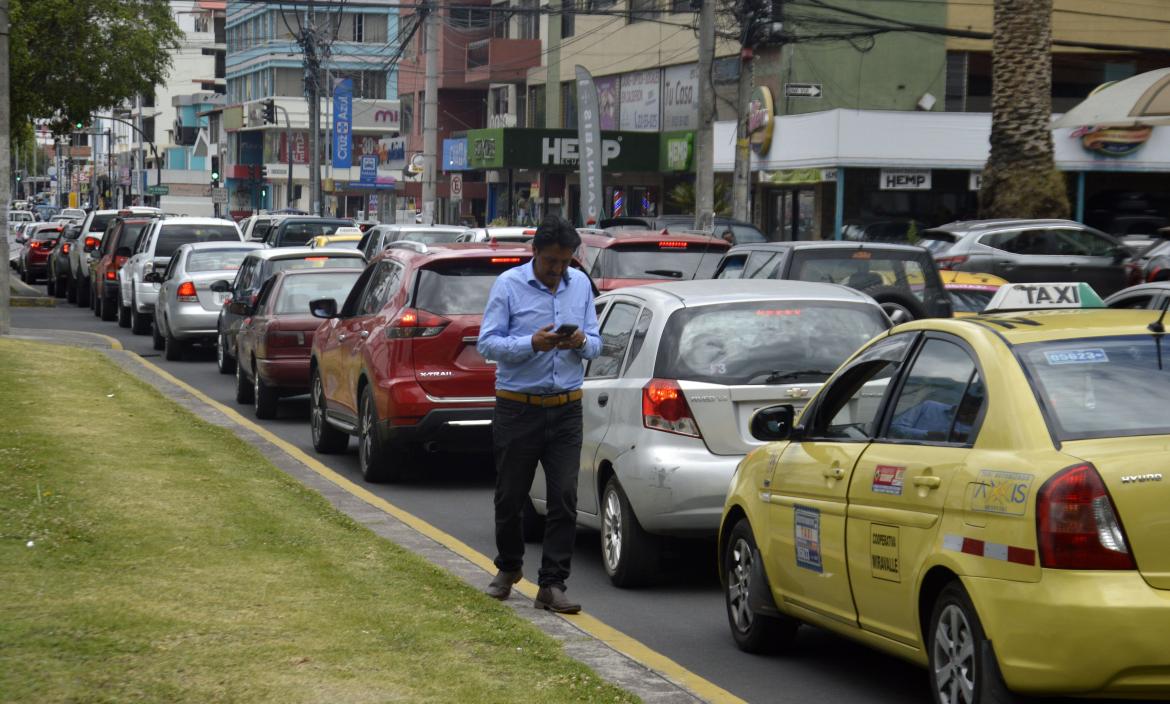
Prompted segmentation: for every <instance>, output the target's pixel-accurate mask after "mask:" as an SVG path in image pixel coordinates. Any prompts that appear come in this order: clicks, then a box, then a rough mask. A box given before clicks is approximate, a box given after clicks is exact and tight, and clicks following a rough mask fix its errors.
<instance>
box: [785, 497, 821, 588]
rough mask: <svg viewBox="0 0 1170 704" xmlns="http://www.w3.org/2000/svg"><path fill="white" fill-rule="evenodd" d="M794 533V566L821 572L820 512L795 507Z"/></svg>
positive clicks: (805, 507)
mask: <svg viewBox="0 0 1170 704" xmlns="http://www.w3.org/2000/svg"><path fill="white" fill-rule="evenodd" d="M793 522H794V530H795V532H796V566H797V567H803V568H805V569H806V570H812V571H813V572H823V571H824V567H823V566H822V565H821V512H820V511H818V510H816V509H815V508H809V507H807V506H797V507H796V510H795V512H794V521H793Z"/></svg>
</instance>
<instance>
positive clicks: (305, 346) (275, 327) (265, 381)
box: [236, 269, 362, 418]
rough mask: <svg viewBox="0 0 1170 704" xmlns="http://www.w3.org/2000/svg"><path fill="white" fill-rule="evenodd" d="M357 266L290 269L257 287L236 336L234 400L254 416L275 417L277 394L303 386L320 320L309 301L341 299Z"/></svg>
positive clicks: (298, 390)
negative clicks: (248, 407) (250, 407)
mask: <svg viewBox="0 0 1170 704" xmlns="http://www.w3.org/2000/svg"><path fill="white" fill-rule="evenodd" d="M361 273H362V270H361V269H292V270H288V271H281V272H279V273H277V274H276V275H275V276H273V277H272V278H270V279H268V281H266V282H264V285H263V286H262V287H261V288H260V292H259V294H258V295H257V298H256V303H255V305H253V306H252V307H251V310H250V311H248V315H247V317H245V318H244V320H243V322H242V323H241V325H240V332H239V334H238V337H237V338H236V346H237V351H236V357H237V360H238V362H239V363H238V364H237V365H236V401H238V402H240V403H251V404H253V405H254V406H255V409H256V417H257V418H275V417H276V411H277V403H278V402H279V400H280V398H281V397H285V396H296V395H298V394H303V393H306V392H308V390H309V353H310V351H311V350H312V347H313V331H314V330H316V329H317V326H318V325H320V324H321V320H320V319H319V318H315V317H313V314H312V313H310V312H309V301H312V300H316V299H319V298H332V299H335V300H345V298H346V297H347V296H348V295H349V291H350V289H351V288H352V287H353V284H354V282H355V281H357V278H358V276H360V275H361Z"/></svg>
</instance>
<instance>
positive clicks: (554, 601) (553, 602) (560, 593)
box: [532, 586, 581, 614]
mask: <svg viewBox="0 0 1170 704" xmlns="http://www.w3.org/2000/svg"><path fill="white" fill-rule="evenodd" d="M532 605H533V606H535V607H536V608H538V609H546V610H548V611H555V612H557V613H558V614H575V613H577V612H578V611H580V610H581V605H580V604H575V603H573V602H571V601H569V600H568V598H566V597H565V588H564V587H556V586H553V587H541V588H540V590H539V591H537V592H536V601H535V602H533V604H532Z"/></svg>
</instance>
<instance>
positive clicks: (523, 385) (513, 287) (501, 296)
mask: <svg viewBox="0 0 1170 704" xmlns="http://www.w3.org/2000/svg"><path fill="white" fill-rule="evenodd" d="M565 323H569V324H572V325H576V326H577V327H579V328H580V329H581V331H582V332H583V333H585V346H584V347H582V348H581V349H579V350H558V349H552V350H549V351H548V352H537V351H536V350H534V349H532V335H533V333H535V332H536V331H537V330H540V329H541V328H543V327H545V326H546V325H552V326H553V328H552V329H553V330H556V329H557V328H558V327H560V326H561V325H564V324H565ZM476 348H477V349H478V350H479V353H480V354H481V355H483V357H484V359H490V360H494V361H495V362H496V365H497V366H496V388H497V389H499V390H503V391H518V392H522V393H530V394H551V393H558V392H561V391H572V390H574V389H579V388H581V382H582V381H583V380H584V378H585V364H584V361H585V360H586V359H593V358H594V357H596V356H597V355H598V353H600V352H601V336H600V335H599V334H598V331H597V311H596V309H595V308H594V306H593V287H592V286H590V284H589V277H588V276H586V275H585V274H584V273H583V272H580V271H578V270H576V269H573V268H569V269H568V270H567V271H566V272H565V276H564V278H563V279H562V281H561V285H560V286H557V290H556V293H553V292H552V291H550V290H549V289H548V287H547V286H545V285H544V284H542V283H541V282H540V281H539V280H538V279H537V278H536V273H535V272H534V271H533V269H532V261H531V260H530V261H529V262H528V263H527V264H523V265H521V266H517V267H513V268H511V269H509V270H507V271H505V272H504V273H503V274H500V277H499V278H498V279H496V282H495V284H493V285H492V291H491V294H489V295H488V302H487V307H486V308H485V309H484V311H483V324H482V325H481V326H480V329H479V343H478V344H477V345H476Z"/></svg>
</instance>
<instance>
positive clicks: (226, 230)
mask: <svg viewBox="0 0 1170 704" xmlns="http://www.w3.org/2000/svg"><path fill="white" fill-rule="evenodd" d="M239 241H240V231H239V230H237V229H236V226H235V225H163V226H162V232H160V233H159V236H158V242H157V243H155V245H154V256H156V257H170V256H173V255H174V254H175V250H176V249H178V248H179V247H180V246H181V245H184V244H192V243H195V242H239Z"/></svg>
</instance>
